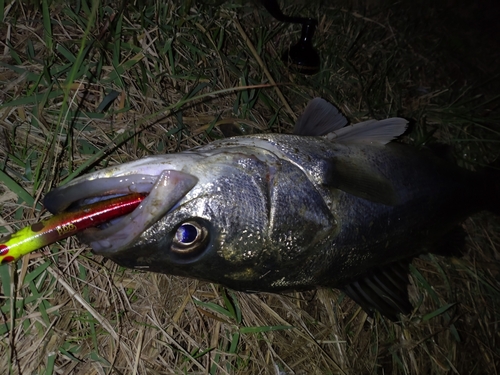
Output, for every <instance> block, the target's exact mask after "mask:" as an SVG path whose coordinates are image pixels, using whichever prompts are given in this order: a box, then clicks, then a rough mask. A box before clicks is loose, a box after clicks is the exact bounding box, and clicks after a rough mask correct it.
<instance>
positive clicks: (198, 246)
mask: <svg viewBox="0 0 500 375" xmlns="http://www.w3.org/2000/svg"><path fill="white" fill-rule="evenodd" d="M207 241H208V231H207V229H206V228H205V227H203V226H202V225H200V223H198V222H196V221H187V222H185V223H182V224H181V225H179V226H178V227H177V230H176V231H175V234H174V238H173V241H172V247H171V249H172V251H174V252H176V253H178V254H190V255H193V253H197V252H199V251H200V250H202V249H204V247H205V245H206V244H207Z"/></svg>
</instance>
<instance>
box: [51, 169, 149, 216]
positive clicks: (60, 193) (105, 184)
mask: <svg viewBox="0 0 500 375" xmlns="http://www.w3.org/2000/svg"><path fill="white" fill-rule="evenodd" d="M157 180H158V176H151V175H141V174H132V175H128V176H121V177H107V178H96V179H81V178H80V179H77V180H75V181H73V182H72V183H70V184H68V185H64V186H61V187H58V188H56V189H54V190H51V191H50V192H49V193H47V195H46V196H45V198H44V200H43V205H44V206H45V208H46V209H47V210H48V211H49V212H50V213H52V214H59V213H61V212H63V211H65V210H66V209H68V208H69V207H71V206H74V205H77V206H83V205H85V204H90V203H94V202H96V201H100V200H104V199H109V198H111V197H114V196H120V195H127V194H131V193H142V194H149V193H150V192H151V189H152V188H153V186H154V184H155V183H156V182H157Z"/></svg>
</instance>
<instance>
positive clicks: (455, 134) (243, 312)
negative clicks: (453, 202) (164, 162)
mask: <svg viewBox="0 0 500 375" xmlns="http://www.w3.org/2000/svg"><path fill="white" fill-rule="evenodd" d="M69 3H70V2H63V1H60V0H54V1H52V2H48V0H42V1H41V2H40V3H36V4H32V5H28V4H24V3H23V2H21V1H11V2H5V1H4V0H2V1H0V4H1V7H0V12H1V13H0V19H3V21H4V22H3V23H0V30H1V33H0V35H2V39H1V46H0V47H1V48H0V51H1V52H0V56H1V57H0V88H1V90H0V130H1V131H2V134H1V135H0V165H1V168H0V192H1V196H0V213H1V216H0V220H1V221H0V225H1V227H0V233H3V234H5V233H11V232H13V231H15V230H17V229H19V228H21V227H23V226H26V225H28V224H30V223H33V222H35V221H36V220H39V219H40V218H41V217H43V216H45V215H46V212H44V211H43V210H42V207H41V205H40V204H39V201H40V199H41V198H42V197H43V195H44V193H45V192H47V191H48V190H49V189H50V188H51V187H53V186H55V185H58V184H60V183H63V182H64V181H67V180H69V179H71V178H73V177H75V176H76V175H79V174H82V173H83V172H85V171H88V170H90V169H92V168H100V167H103V166H105V165H107V164H113V163H121V162H124V161H126V160H130V159H135V158H138V157H142V156H144V155H147V154H150V153H152V154H157V153H164V152H177V151H180V150H184V149H188V148H191V147H193V146H196V145H199V144H204V143H207V142H209V141H211V140H213V139H216V138H219V137H222V136H223V133H222V132H221V129H223V128H224V131H225V133H226V134H227V132H228V131H231V132H236V133H251V132H287V131H290V129H291V127H292V125H291V124H293V121H294V119H295V118H296V116H297V115H298V114H300V112H301V110H302V109H303V107H304V106H305V103H306V102H307V100H309V99H310V98H312V97H314V96H323V97H325V98H327V99H329V100H330V101H332V102H333V103H336V104H337V105H339V106H340V108H342V110H343V111H344V113H345V114H346V115H347V116H348V117H349V118H350V119H351V120H352V121H356V120H360V119H363V118H368V117H377V118H383V117H387V116H391V115H396V114H397V115H400V116H403V117H406V118H409V119H411V120H412V122H413V125H414V127H413V130H412V132H411V133H410V135H409V136H408V138H407V140H406V141H408V142H411V143H415V144H423V143H430V142H434V141H435V140H438V141H441V142H444V143H449V144H452V145H453V146H454V150H455V154H456V156H457V158H458V159H459V161H460V163H462V164H463V165H466V166H468V167H469V168H478V166H480V165H482V164H485V163H488V162H491V161H493V160H494V159H496V158H497V157H498V153H499V152H498V142H499V141H500V136H499V134H500V125H499V124H500V121H499V120H500V115H499V112H498V105H499V103H500V101H499V100H498V95H499V94H500V92H499V90H498V87H499V86H498V84H499V82H498V74H499V71H498V69H497V67H498V62H499V55H498V38H496V36H497V34H495V32H497V31H496V30H493V31H491V30H490V31H488V32H486V31H484V30H486V27H487V26H488V25H489V24H488V22H489V21H488V20H489V17H490V16H491V18H493V19H494V18H495V17H494V12H496V9H495V8H491V9H489V10H486V11H483V10H482V8H481V4H482V5H485V4H486V5H487V2H486V0H483V2H482V3H474V4H467V3H464V4H461V3H460V0H457V1H451V0H450V1H448V2H443V4H440V3H439V2H438V3H436V2H430V1H428V2H425V1H423V2H418V3H415V4H413V2H410V1H409V0H408V1H404V0H403V1H402V2H398V3H391V4H390V6H389V4H385V3H384V2H382V3H379V2H376V1H373V2H367V3H363V5H362V6H361V5H357V3H356V2H353V3H349V2H345V3H342V2H338V3H335V4H333V3H332V4H333V5H330V2H325V3H326V4H319V3H318V2H309V3H310V4H309V8H306V7H305V6H304V4H299V5H296V6H290V7H288V8H286V10H287V12H288V13H294V14H302V15H306V16H313V17H317V18H319V20H320V24H319V28H318V31H317V36H316V44H317V46H318V48H319V50H320V52H321V55H322V64H323V66H322V70H321V72H320V73H319V74H317V75H315V76H312V77H304V76H298V75H294V74H292V73H290V72H289V71H287V70H286V69H285V68H284V67H283V66H282V64H281V62H280V61H279V58H278V57H279V56H280V54H281V51H282V50H283V49H284V48H285V47H286V46H287V45H288V44H289V43H291V42H294V41H295V40H297V38H298V36H299V33H300V30H299V28H297V27H289V26H283V25H280V24H279V23H276V22H274V21H273V20H272V19H271V18H270V17H269V16H268V15H267V14H266V13H265V12H264V10H263V9H261V8H259V7H257V6H255V5H253V4H245V3H237V4H236V3H234V4H230V3H226V4H212V5H210V4H206V3H205V4H204V2H202V1H200V2H199V3H196V4H195V3H194V2H192V1H191V2H183V3H182V4H181V3H179V4H175V3H171V2H163V1H140V0H138V1H136V2H124V3H118V2H116V3H115V2H112V1H109V2H108V1H106V0H95V1H94V3H92V2H91V1H90V0H88V1H86V0H82V1H80V2H75V4H77V5H76V6H74V7H70V6H69V5H68V4H69ZM207 3H208V1H207ZM211 3H214V2H213V1H212V2H211ZM316 3H318V4H316ZM353 4H354V5H353ZM365 4H366V5H365ZM477 4H479V5H477ZM492 4H493V3H492ZM447 7H448V8H447ZM465 15H467V16H468V18H465ZM474 17H476V18H474ZM473 19H478V20H479V21H477V22H473V21H471V20H473ZM495 22H496V21H495ZM478 25H480V27H479V26H478ZM256 55H259V56H260V58H261V59H262V60H261V61H260V62H259V61H258V59H257V56H256ZM273 80H274V81H275V82H277V83H278V86H274V87H254V88H248V87H247V88H245V87H246V86H251V85H257V86H258V85H266V84H269V83H270V82H272V81H273ZM458 204H459V203H458ZM464 226H465V228H466V230H467V233H468V238H467V250H466V253H465V255H464V256H463V257H462V258H459V259H445V258H440V257H435V256H425V257H423V258H422V259H418V260H416V261H415V262H414V263H413V265H414V267H413V269H412V275H411V276H412V281H413V285H412V287H411V290H410V292H411V297H412V300H413V302H414V304H415V306H416V307H417V309H416V312H415V314H414V316H411V317H408V318H405V319H404V321H403V323H402V324H401V325H397V324H392V323H390V322H388V321H386V320H384V319H382V318H380V317H379V316H376V317H375V318H374V319H369V318H367V316H366V315H365V314H364V313H363V312H362V311H360V309H359V308H358V306H357V305H355V304H354V303H353V302H352V301H350V300H349V299H348V298H344V296H343V295H342V294H341V293H340V292H338V291H336V290H319V291H317V292H307V293H292V294H289V295H285V296H281V295H269V294H244V293H233V292H231V291H226V290H224V289H223V288H221V287H220V286H218V285H212V284H206V283H201V282H198V281H195V280H189V279H182V278H177V277H171V276H165V275H157V274H151V273H140V272H135V271H130V270H125V269H122V268H120V267H118V266H116V265H115V264H113V263H112V262H110V261H107V260H104V259H102V258H101V257H97V256H93V255H92V254H91V253H90V252H89V251H87V250H88V249H86V248H85V247H84V246H82V245H81V244H79V243H78V242H77V241H76V240H74V239H68V240H67V241H65V242H64V241H63V242H61V243H58V244H54V245H52V246H51V247H50V248H46V249H44V251H43V252H39V253H35V254H32V255H30V256H29V257H25V258H24V259H23V260H22V261H21V262H18V264H16V265H9V266H2V267H0V282H1V287H2V288H1V294H0V311H1V316H0V336H1V337H2V338H1V341H0V370H1V372H2V373H3V374H7V373H12V374H181V373H190V374H278V371H283V372H284V373H286V374H485V373H488V374H496V373H498V372H500V351H499V349H498V348H497V347H498V346H499V341H500V337H499V334H498V331H499V329H498V324H499V323H498V322H499V318H500V285H499V282H498V280H499V276H498V275H499V271H500V264H499V262H498V257H499V252H498V251H497V250H498V247H499V246H500V235H499V233H500V231H499V221H498V218H495V217H493V216H492V215H489V214H485V213H483V214H479V215H476V216H474V217H473V218H471V219H469V220H468V221H467V222H466V223H465V224H464Z"/></svg>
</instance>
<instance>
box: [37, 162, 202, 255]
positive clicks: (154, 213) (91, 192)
mask: <svg viewBox="0 0 500 375" xmlns="http://www.w3.org/2000/svg"><path fill="white" fill-rule="evenodd" d="M100 176H102V173H101V175H97V176H96V175H95V174H94V175H89V176H82V177H80V178H78V179H75V180H74V181H72V182H71V183H69V184H68V185H65V186H62V187H59V188H56V189H54V190H52V191H51V192H49V193H48V194H47V195H46V197H45V199H44V205H45V207H46V208H47V209H48V210H49V211H50V212H51V213H53V214H58V213H61V212H63V211H65V210H66V209H68V208H69V207H71V206H74V205H84V204H89V203H91V202H95V201H100V200H105V199H109V198H111V197H113V196H119V195H127V194H130V193H143V194H146V197H145V198H144V200H143V201H142V202H141V204H140V205H139V206H138V207H137V208H136V209H135V210H134V211H132V212H131V213H129V214H127V215H124V216H122V217H120V218H118V219H115V220H112V222H110V224H111V225H109V226H108V227H107V228H105V229H100V228H89V229H86V230H84V231H82V232H80V233H79V234H78V237H79V238H80V239H81V240H82V242H84V243H87V244H89V245H90V246H91V247H92V248H93V250H94V252H96V253H101V254H103V255H105V254H111V253H116V252H118V251H120V250H121V249H123V248H126V247H128V246H129V245H130V244H131V243H133V242H134V241H136V240H137V238H138V237H140V235H141V234H142V233H143V232H144V231H145V230H146V229H147V228H149V227H150V226H151V225H152V224H154V222H156V221H157V220H159V219H160V218H161V217H162V216H164V215H165V214H166V213H167V212H168V211H169V210H170V209H171V208H172V207H174V206H175V205H176V204H177V203H178V202H179V200H181V199H182V198H183V197H184V196H185V195H186V194H187V193H188V192H189V191H190V190H191V189H192V188H193V187H194V186H195V185H196V184H197V182H198V178H197V177H195V176H193V175H191V174H188V173H185V172H181V171H178V170H160V171H159V173H158V174H157V175H143V174H127V175H124V176H111V177H100ZM108 176H109V175H108Z"/></svg>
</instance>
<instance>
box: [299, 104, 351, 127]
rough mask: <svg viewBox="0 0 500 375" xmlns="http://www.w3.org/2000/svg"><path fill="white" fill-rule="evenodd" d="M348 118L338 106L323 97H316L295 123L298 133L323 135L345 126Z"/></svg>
mask: <svg viewBox="0 0 500 375" xmlns="http://www.w3.org/2000/svg"><path fill="white" fill-rule="evenodd" d="M346 124H347V119H346V118H345V117H344V115H343V114H342V113H340V112H339V110H338V109H337V107H335V106H334V105H333V104H330V103H328V102H327V101H326V100H324V99H322V98H314V99H312V100H311V101H310V102H309V103H308V104H307V107H306V109H305V110H304V113H302V115H301V116H300V117H299V119H298V120H297V122H296V123H295V128H294V130H293V133H294V134H296V135H312V136H321V135H325V134H328V133H331V132H333V131H335V130H338V129H340V128H343V127H344V126H346Z"/></svg>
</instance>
